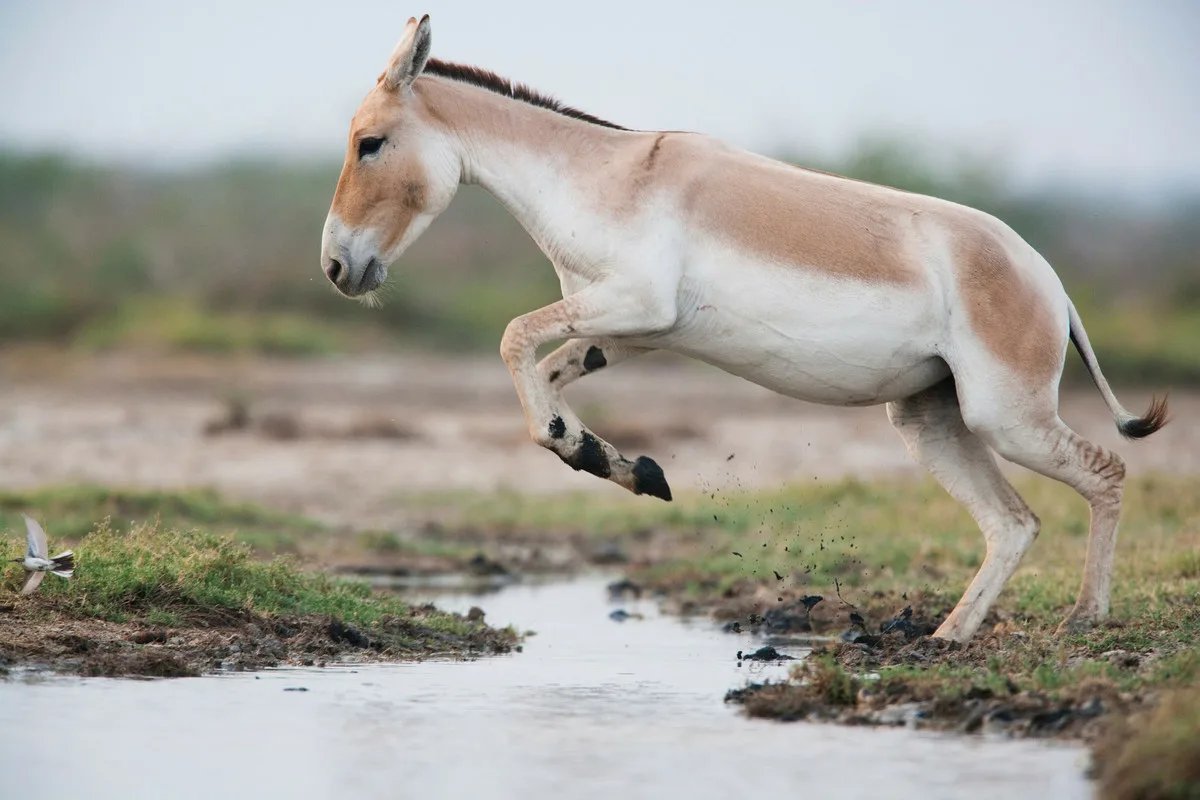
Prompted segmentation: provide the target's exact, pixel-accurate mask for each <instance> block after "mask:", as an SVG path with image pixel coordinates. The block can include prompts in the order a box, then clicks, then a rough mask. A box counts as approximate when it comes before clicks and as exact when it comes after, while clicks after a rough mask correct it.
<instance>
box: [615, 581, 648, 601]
mask: <svg viewBox="0 0 1200 800" xmlns="http://www.w3.org/2000/svg"><path fill="white" fill-rule="evenodd" d="M625 595H632V596H633V597H641V596H642V587H641V586H639V585H638V584H636V583H634V582H633V581H631V580H629V578H622V579H621V580H619V581H614V582H613V583H610V584H609V585H608V596H609V597H614V598H615V597H624V596H625Z"/></svg>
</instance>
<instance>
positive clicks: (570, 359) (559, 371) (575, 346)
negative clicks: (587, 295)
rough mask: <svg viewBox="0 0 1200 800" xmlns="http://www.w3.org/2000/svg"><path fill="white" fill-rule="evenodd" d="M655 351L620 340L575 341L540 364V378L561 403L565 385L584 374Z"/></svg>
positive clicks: (565, 345) (559, 349)
mask: <svg viewBox="0 0 1200 800" xmlns="http://www.w3.org/2000/svg"><path fill="white" fill-rule="evenodd" d="M652 349H653V348H650V347H634V346H633V345H630V344H625V343H624V342H621V341H619V340H617V339H572V340H571V341H569V342H567V343H566V344H564V345H563V346H562V347H560V348H558V349H557V350H555V351H554V352H553V353H551V354H550V355H548V356H546V357H545V358H543V359H542V360H541V361H540V362H538V367H537V368H538V375H539V376H540V377H541V379H542V380H544V381H545V382H546V383H548V384H549V385H550V390H551V393H552V399H554V400H558V399H559V397H560V394H561V392H562V389H563V388H564V387H565V386H567V385H568V384H571V383H574V382H575V381H577V380H579V379H580V378H582V377H583V376H584V375H591V374H592V373H593V372H596V371H597V370H600V369H603V368H605V367H611V366H613V365H614V364H619V363H621V362H622V361H626V360H628V359H630V358H633V357H634V356H640V355H642V354H643V353H649V352H651V350H652Z"/></svg>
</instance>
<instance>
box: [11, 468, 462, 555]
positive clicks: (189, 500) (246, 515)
mask: <svg viewBox="0 0 1200 800" xmlns="http://www.w3.org/2000/svg"><path fill="white" fill-rule="evenodd" d="M23 513H24V514H29V515H30V516H32V517H33V518H34V519H37V520H38V521H39V522H41V523H42V526H43V527H44V528H45V529H46V531H47V534H48V535H49V536H50V538H51V540H53V541H55V542H65V543H68V544H73V543H75V542H77V541H79V540H80V539H81V538H83V537H84V536H85V535H86V534H87V533H88V532H89V531H91V530H92V528H93V527H95V525H96V524H97V523H98V522H100V521H101V520H107V525H108V526H109V527H110V528H111V529H112V530H113V531H116V532H119V533H121V532H127V531H131V530H133V529H135V528H137V527H139V526H143V525H146V524H154V525H158V526H159V527H161V528H163V529H165V530H180V531H192V530H202V531H205V532H207V533H212V534H217V535H221V536H228V537H231V538H233V539H234V540H236V541H238V542H240V543H242V544H245V545H248V546H249V547H250V548H251V549H252V550H253V551H254V553H255V554H256V555H258V556H260V557H265V556H272V555H281V554H286V555H294V556H299V557H302V558H304V559H306V560H313V561H316V562H319V563H323V564H326V565H328V564H347V563H361V562H365V561H371V560H375V559H378V558H382V559H391V560H393V561H403V560H406V559H427V560H430V561H431V562H432V563H435V564H437V563H442V564H445V565H446V566H447V568H449V569H452V568H454V567H455V566H457V565H461V564H463V563H465V562H466V561H467V560H468V559H470V558H471V557H472V556H473V555H475V553H476V552H477V548H475V547H474V546H472V545H471V544H470V543H464V542H459V541H452V540H442V539H438V538H412V537H401V536H399V535H398V534H396V533H394V532H391V531H380V530H365V531H357V532H349V531H345V530H339V529H336V528H332V527H330V526H328V525H325V524H323V523H321V522H318V521H316V520H313V519H310V518H308V517H303V516H300V515H297V514H289V513H286V512H282V511H275V510H273V509H269V508H264V507H262V506H259V505H256V504H254V503H243V502H237V501H233V500H228V499H226V498H223V497H221V496H220V495H219V494H218V493H217V492H215V491H212V490H210V489H180V490H155V489H130V488H107V487H102V486H94V485H67V486H51V487H45V488H41V489H36V490H32V491H23V492H12V491H9V492H0V532H4V531H7V532H8V533H9V534H10V535H12V536H23V535H24V534H23V531H24V523H23V522H22V520H21V514H23Z"/></svg>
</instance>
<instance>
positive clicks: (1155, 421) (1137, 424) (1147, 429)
mask: <svg viewBox="0 0 1200 800" xmlns="http://www.w3.org/2000/svg"><path fill="white" fill-rule="evenodd" d="M1067 307H1068V309H1069V310H1070V315H1071V343H1072V344H1074V345H1075V349H1076V350H1078V351H1079V355H1080V357H1081V358H1082V359H1083V363H1084V364H1085V365H1087V368H1088V372H1089V373H1091V376H1092V382H1093V383H1095V384H1096V388H1097V389H1099V390H1100V394H1101V395H1102V396H1103V397H1104V402H1105V404H1106V405H1107V406H1108V410H1109V411H1111V412H1112V414H1113V416H1114V417H1116V421H1117V430H1118V431H1120V432H1121V435H1122V436H1124V437H1125V438H1126V439H1144V438H1145V437H1147V436H1149V435H1150V434H1152V433H1154V432H1155V431H1157V430H1158V429H1159V428H1161V427H1162V426H1164V425H1166V424H1167V422H1168V421H1169V420H1168V417H1167V398H1166V395H1164V396H1163V398H1162V399H1161V400H1159V399H1158V398H1157V397H1152V398H1150V408H1148V409H1147V410H1146V413H1145V414H1143V415H1142V416H1140V417H1139V416H1137V415H1136V414H1130V413H1129V412H1128V411H1126V410H1125V408H1124V407H1123V406H1122V405H1121V404H1120V402H1118V401H1117V396H1116V395H1115V394H1113V390H1112V387H1110V386H1109V385H1108V381H1107V380H1105V378H1104V373H1102V372H1101V371H1100V363H1099V362H1098V361H1096V353H1095V352H1094V351H1093V350H1092V344H1091V342H1089V341H1088V337H1087V331H1085V330H1084V329H1083V320H1081V319H1080V318H1079V312H1078V311H1076V310H1075V304H1074V303H1072V302H1071V301H1070V300H1068V301H1067Z"/></svg>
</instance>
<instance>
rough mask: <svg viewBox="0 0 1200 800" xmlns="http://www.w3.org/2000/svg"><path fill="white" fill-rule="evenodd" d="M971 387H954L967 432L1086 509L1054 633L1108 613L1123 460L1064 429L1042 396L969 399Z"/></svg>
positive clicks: (1084, 625) (1076, 627) (1088, 623)
mask: <svg viewBox="0 0 1200 800" xmlns="http://www.w3.org/2000/svg"><path fill="white" fill-rule="evenodd" d="M971 388H972V387H970V386H967V387H965V391H964V387H963V386H962V385H961V384H960V392H962V393H963V398H962V404H963V410H964V416H965V418H966V420H967V425H968V426H969V427H970V428H971V430H973V431H974V432H975V433H976V434H977V435H978V436H979V437H980V438H982V439H983V440H984V441H985V442H987V443H988V445H989V446H991V447H992V448H993V449H994V450H995V451H996V452H998V453H999V454H1000V455H1002V456H1004V457H1005V458H1006V459H1008V460H1009V461H1012V462H1013V463H1015V464H1020V465H1021V466H1023V467H1026V468H1028V469H1031V470H1033V471H1035V472H1039V473H1041V474H1042V475H1045V476H1047V477H1049V478H1054V479H1055V480H1059V481H1062V482H1063V483H1065V484H1067V485H1068V486H1070V487H1071V488H1072V489H1074V490H1075V491H1077V492H1079V494H1081V495H1083V498H1084V499H1085V500H1087V502H1088V505H1089V506H1090V508H1091V524H1090V526H1089V529H1088V546H1087V557H1086V559H1085V561H1084V568H1083V583H1082V585H1081V586H1080V589H1079V597H1078V598H1077V599H1076V601H1075V607H1074V608H1073V609H1072V610H1071V612H1070V614H1068V615H1067V618H1066V619H1065V620H1064V621H1063V623H1062V625H1061V626H1059V631H1060V632H1062V631H1065V630H1070V631H1073V630H1081V629H1083V628H1087V627H1089V626H1091V625H1092V624H1094V623H1095V622H1096V621H1098V620H1100V619H1103V618H1104V617H1105V616H1106V615H1107V614H1108V601H1109V593H1110V590H1111V588H1112V571H1113V556H1114V554H1115V552H1116V545H1117V522H1118V519H1119V517H1120V515H1121V495H1122V493H1123V491H1124V485H1125V462H1124V461H1123V460H1122V459H1121V457H1120V456H1118V455H1117V454H1116V453H1113V452H1111V451H1110V450H1107V449H1105V448H1103V447H1101V446H1100V445H1097V444H1093V443H1092V442H1089V441H1088V440H1086V439H1084V438H1083V437H1082V436H1080V435H1079V434H1077V433H1075V431H1073V430H1071V429H1070V428H1069V427H1067V425H1066V423H1064V422H1063V421H1062V420H1061V419H1059V417H1058V413H1057V411H1056V410H1055V409H1054V405H1053V401H1052V398H1046V397H1044V396H1043V394H1044V393H1043V394H1033V395H1026V394H1021V395H1020V396H1019V397H1015V398H1008V400H1009V401H1008V402H999V403H997V402H995V398H988V399H987V400H981V399H980V396H983V397H987V394H986V393H984V392H978V393H976V394H975V395H973V393H972V391H971ZM1039 398H1040V402H1039ZM1047 406H1048V407H1047Z"/></svg>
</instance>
